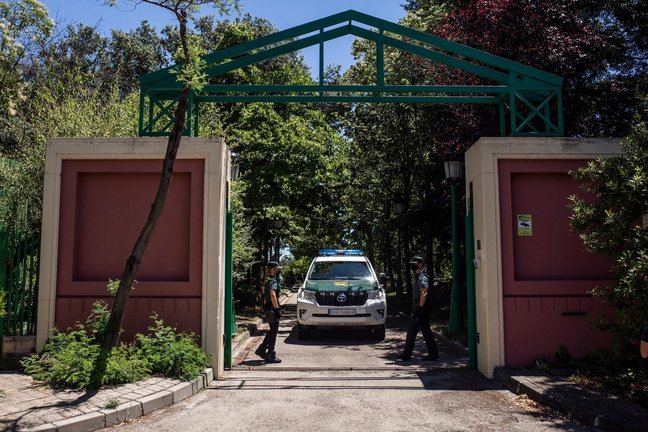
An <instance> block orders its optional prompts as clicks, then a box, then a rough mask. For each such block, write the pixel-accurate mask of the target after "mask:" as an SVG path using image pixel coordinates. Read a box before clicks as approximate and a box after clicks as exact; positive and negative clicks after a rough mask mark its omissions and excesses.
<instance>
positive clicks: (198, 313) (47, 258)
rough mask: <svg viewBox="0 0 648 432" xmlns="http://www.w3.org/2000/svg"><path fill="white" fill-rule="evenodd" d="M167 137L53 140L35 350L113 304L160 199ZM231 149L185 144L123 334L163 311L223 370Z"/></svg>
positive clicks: (218, 143)
mask: <svg viewBox="0 0 648 432" xmlns="http://www.w3.org/2000/svg"><path fill="white" fill-rule="evenodd" d="M166 145H167V139H166V138H101V139H98V138H92V139H90V138H88V139H83V138H78V139H76V138H75V139H51V140H49V141H48V143H47V155H46V167H45V185H44V197H43V224H42V242H41V270H40V289H39V300H38V301H39V304H38V326H37V338H36V344H37V349H38V350H41V349H42V348H43V346H44V343H45V340H46V339H47V337H48V336H49V335H50V333H51V329H53V328H54V327H58V328H66V327H69V326H73V325H74V324H75V322H81V323H83V322H85V320H86V318H87V317H88V315H89V312H90V308H91V306H92V303H94V302H95V301H96V300H104V301H106V302H107V303H111V302H112V297H111V296H110V295H108V293H107V291H106V288H105V286H106V283H107V282H108V279H118V278H119V277H121V274H122V272H123V269H124V265H125V262H126V258H127V257H128V256H129V254H130V252H131V250H132V247H133V245H134V243H135V240H136V239H137V237H138V235H139V233H140V231H141V229H142V226H143V225H144V223H145V221H146V218H147V216H148V213H149V211H150V206H151V204H152V202H153V200H154V198H155V193H156V191H157V187H158V183H159V178H160V173H161V169H162V160H163V159H164V154H165V151H166ZM228 160H229V151H228V150H227V147H226V146H225V144H224V143H223V140H222V139H210V138H189V137H185V138H183V140H182V144H181V145H180V149H179V152H178V158H177V161H176V165H175V170H174V175H173V180H172V182H171V187H170V190H169V194H168V197H167V201H166V204H165V207H164V209H163V212H162V215H161V217H160V220H159V222H158V224H157V226H156V229H155V232H154V233H153V236H152V238H151V241H150V243H149V246H148V248H147V250H146V252H145V254H144V256H143V258H142V264H141V266H140V269H139V273H138V275H137V277H136V280H137V283H136V285H135V287H134V290H133V291H132V293H131V295H130V299H129V302H128V306H127V311H126V317H125V319H124V333H123V334H122V337H121V339H122V340H126V341H127V340H131V339H132V337H133V336H134V334H135V333H138V332H139V333H145V332H146V331H147V327H148V326H150V325H152V321H151V319H150V316H151V315H152V314H154V313H156V314H157V315H158V316H159V317H160V318H162V319H163V320H164V322H165V324H166V325H171V326H175V327H177V328H178V329H179V330H182V331H192V332H194V333H196V335H198V336H199V338H200V343H201V345H202V348H203V349H204V350H205V352H206V353H207V354H208V355H210V358H211V361H212V366H213V367H214V370H215V372H216V376H219V375H220V373H221V372H222V370H223V334H224V326H223V320H224V301H223V300H224V274H225V271H224V267H223V265H224V243H225V237H224V233H225V211H226V205H225V200H226V190H227V181H228V175H227V169H226V166H227V165H226V164H227V161H228Z"/></svg>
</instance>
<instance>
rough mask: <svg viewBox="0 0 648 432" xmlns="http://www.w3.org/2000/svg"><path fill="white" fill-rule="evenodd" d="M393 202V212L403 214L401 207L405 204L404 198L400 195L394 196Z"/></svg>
mask: <svg viewBox="0 0 648 432" xmlns="http://www.w3.org/2000/svg"><path fill="white" fill-rule="evenodd" d="M393 202H394V213H396V214H398V215H400V214H403V207H404V206H405V200H404V199H403V197H401V196H400V195H399V196H396V197H394V201H393Z"/></svg>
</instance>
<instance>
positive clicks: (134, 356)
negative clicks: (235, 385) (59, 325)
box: [21, 301, 209, 388]
mask: <svg viewBox="0 0 648 432" xmlns="http://www.w3.org/2000/svg"><path fill="white" fill-rule="evenodd" d="M109 315H110V310H109V309H108V305H107V304H106V303H105V302H101V301H98V302H95V303H94V304H93V305H92V311H91V313H90V316H89V317H88V319H87V321H86V324H85V325H82V324H77V325H76V326H75V327H74V328H70V329H68V330H67V331H56V332H55V334H54V335H53V336H52V337H51V338H49V339H48V340H47V342H46V343H45V348H44V349H43V351H42V352H41V353H38V354H32V355H31V356H29V357H25V358H24V359H23V360H22V362H21V364H22V366H23V368H24V371H25V372H26V373H27V374H29V375H31V376H32V377H34V379H36V380H39V381H43V382H45V383H47V384H48V385H51V386H64V387H71V388H86V387H88V386H89V385H90V384H91V380H92V376H93V373H94V372H95V368H96V367H97V364H98V360H99V356H100V353H101V347H100V345H99V343H98V336H99V335H101V334H102V332H103V331H104V329H105V327H106V323H107V322H108V316H109ZM151 318H152V319H153V320H154V325H153V326H152V327H149V330H150V331H151V333H150V334H149V335H142V334H138V335H137V336H136V340H137V343H136V344H132V345H126V344H121V345H119V346H117V347H115V348H113V349H112V350H111V351H110V356H109V357H108V358H107V360H106V371H105V373H104V374H103V376H102V377H101V385H114V384H123V383H130V382H135V381H139V380H142V379H145V378H147V377H148V376H150V375H151V373H159V374H162V375H164V376H168V377H172V378H177V379H181V380H191V379H193V378H195V377H197V376H198V375H200V373H201V372H202V371H203V369H204V368H205V366H207V365H208V364H209V359H208V357H207V355H206V354H205V353H204V352H203V351H202V350H201V349H200V347H199V346H198V345H197V344H196V342H195V335H194V334H193V333H188V334H187V333H179V332H178V331H177V330H176V329H175V328H173V327H169V326H165V325H164V321H162V320H161V319H158V317H157V316H156V315H154V316H152V317H151ZM95 385H96V384H95Z"/></svg>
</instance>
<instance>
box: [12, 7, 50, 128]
mask: <svg viewBox="0 0 648 432" xmlns="http://www.w3.org/2000/svg"><path fill="white" fill-rule="evenodd" d="M53 26H54V23H53V22H52V20H51V19H50V18H49V17H48V15H47V9H46V8H45V6H43V4H42V3H41V2H39V1H37V0H7V1H2V2H0V82H1V83H2V86H1V87H0V115H1V116H3V117H4V116H5V115H7V114H9V115H13V114H14V113H15V110H16V106H17V104H18V103H19V101H20V100H21V99H23V97H24V96H23V94H22V81H21V78H22V75H23V68H22V66H23V62H24V61H25V59H26V58H28V57H29V56H30V55H32V54H33V53H34V51H35V50H36V48H37V46H38V45H39V44H41V43H43V42H44V41H45V40H47V39H48V38H49V37H50V35H51V32H52V28H53Z"/></svg>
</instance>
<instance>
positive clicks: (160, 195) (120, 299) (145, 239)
mask: <svg viewBox="0 0 648 432" xmlns="http://www.w3.org/2000/svg"><path fill="white" fill-rule="evenodd" d="M176 15H177V17H178V21H179V27H180V41H181V43H182V49H183V52H184V54H185V58H186V59H188V61H189V59H190V57H189V48H188V45H187V22H186V14H184V12H183V11H180V13H177V14H176ZM188 96H189V87H188V86H187V85H184V86H183V87H182V90H180V95H179V97H178V105H177V107H176V110H175V113H174V115H175V120H174V123H173V129H172V131H171V134H170V135H169V140H168V142H167V149H166V154H165V156H164V161H163V162H162V175H161V176H160V183H159V185H158V190H157V194H156V195H155V200H154V201H153V204H151V211H150V213H149V215H148V218H147V219H146V223H145V224H144V227H143V228H142V231H141V232H140V235H139V237H138V238H137V241H136V242H135V245H134V246H133V250H132V252H131V254H130V256H129V257H128V259H127V260H126V266H125V268H124V272H123V273H122V276H121V279H120V282H119V288H118V290H117V294H116V295H115V302H114V304H113V307H112V311H111V313H110V319H109V320H108V324H107V326H106V331H105V332H104V334H103V338H102V341H101V345H102V349H103V351H104V354H105V355H106V356H107V353H108V352H109V351H110V349H111V348H112V347H114V346H116V345H117V342H118V341H119V335H120V333H121V329H122V325H123V322H124V316H125V314H126V305H127V303H128V298H129V297H130V292H131V290H132V286H133V284H134V283H135V278H136V276H137V271H138V270H139V266H140V264H141V262H142V256H143V255H144V252H145V251H146V248H147V247H148V244H149V241H150V240H151V237H152V235H153V231H154V230H155V227H156V225H157V223H158V220H159V219H160V215H161V214H162V209H163V208H164V204H165V202H166V198H167V195H168V194H169V187H170V186H171V179H172V177H173V169H174V167H175V161H176V157H177V155H178V148H179V147H180V141H181V140H182V133H183V131H184V126H185V121H186V115H187V104H188ZM104 370H105V369H104ZM95 384H97V383H95Z"/></svg>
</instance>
